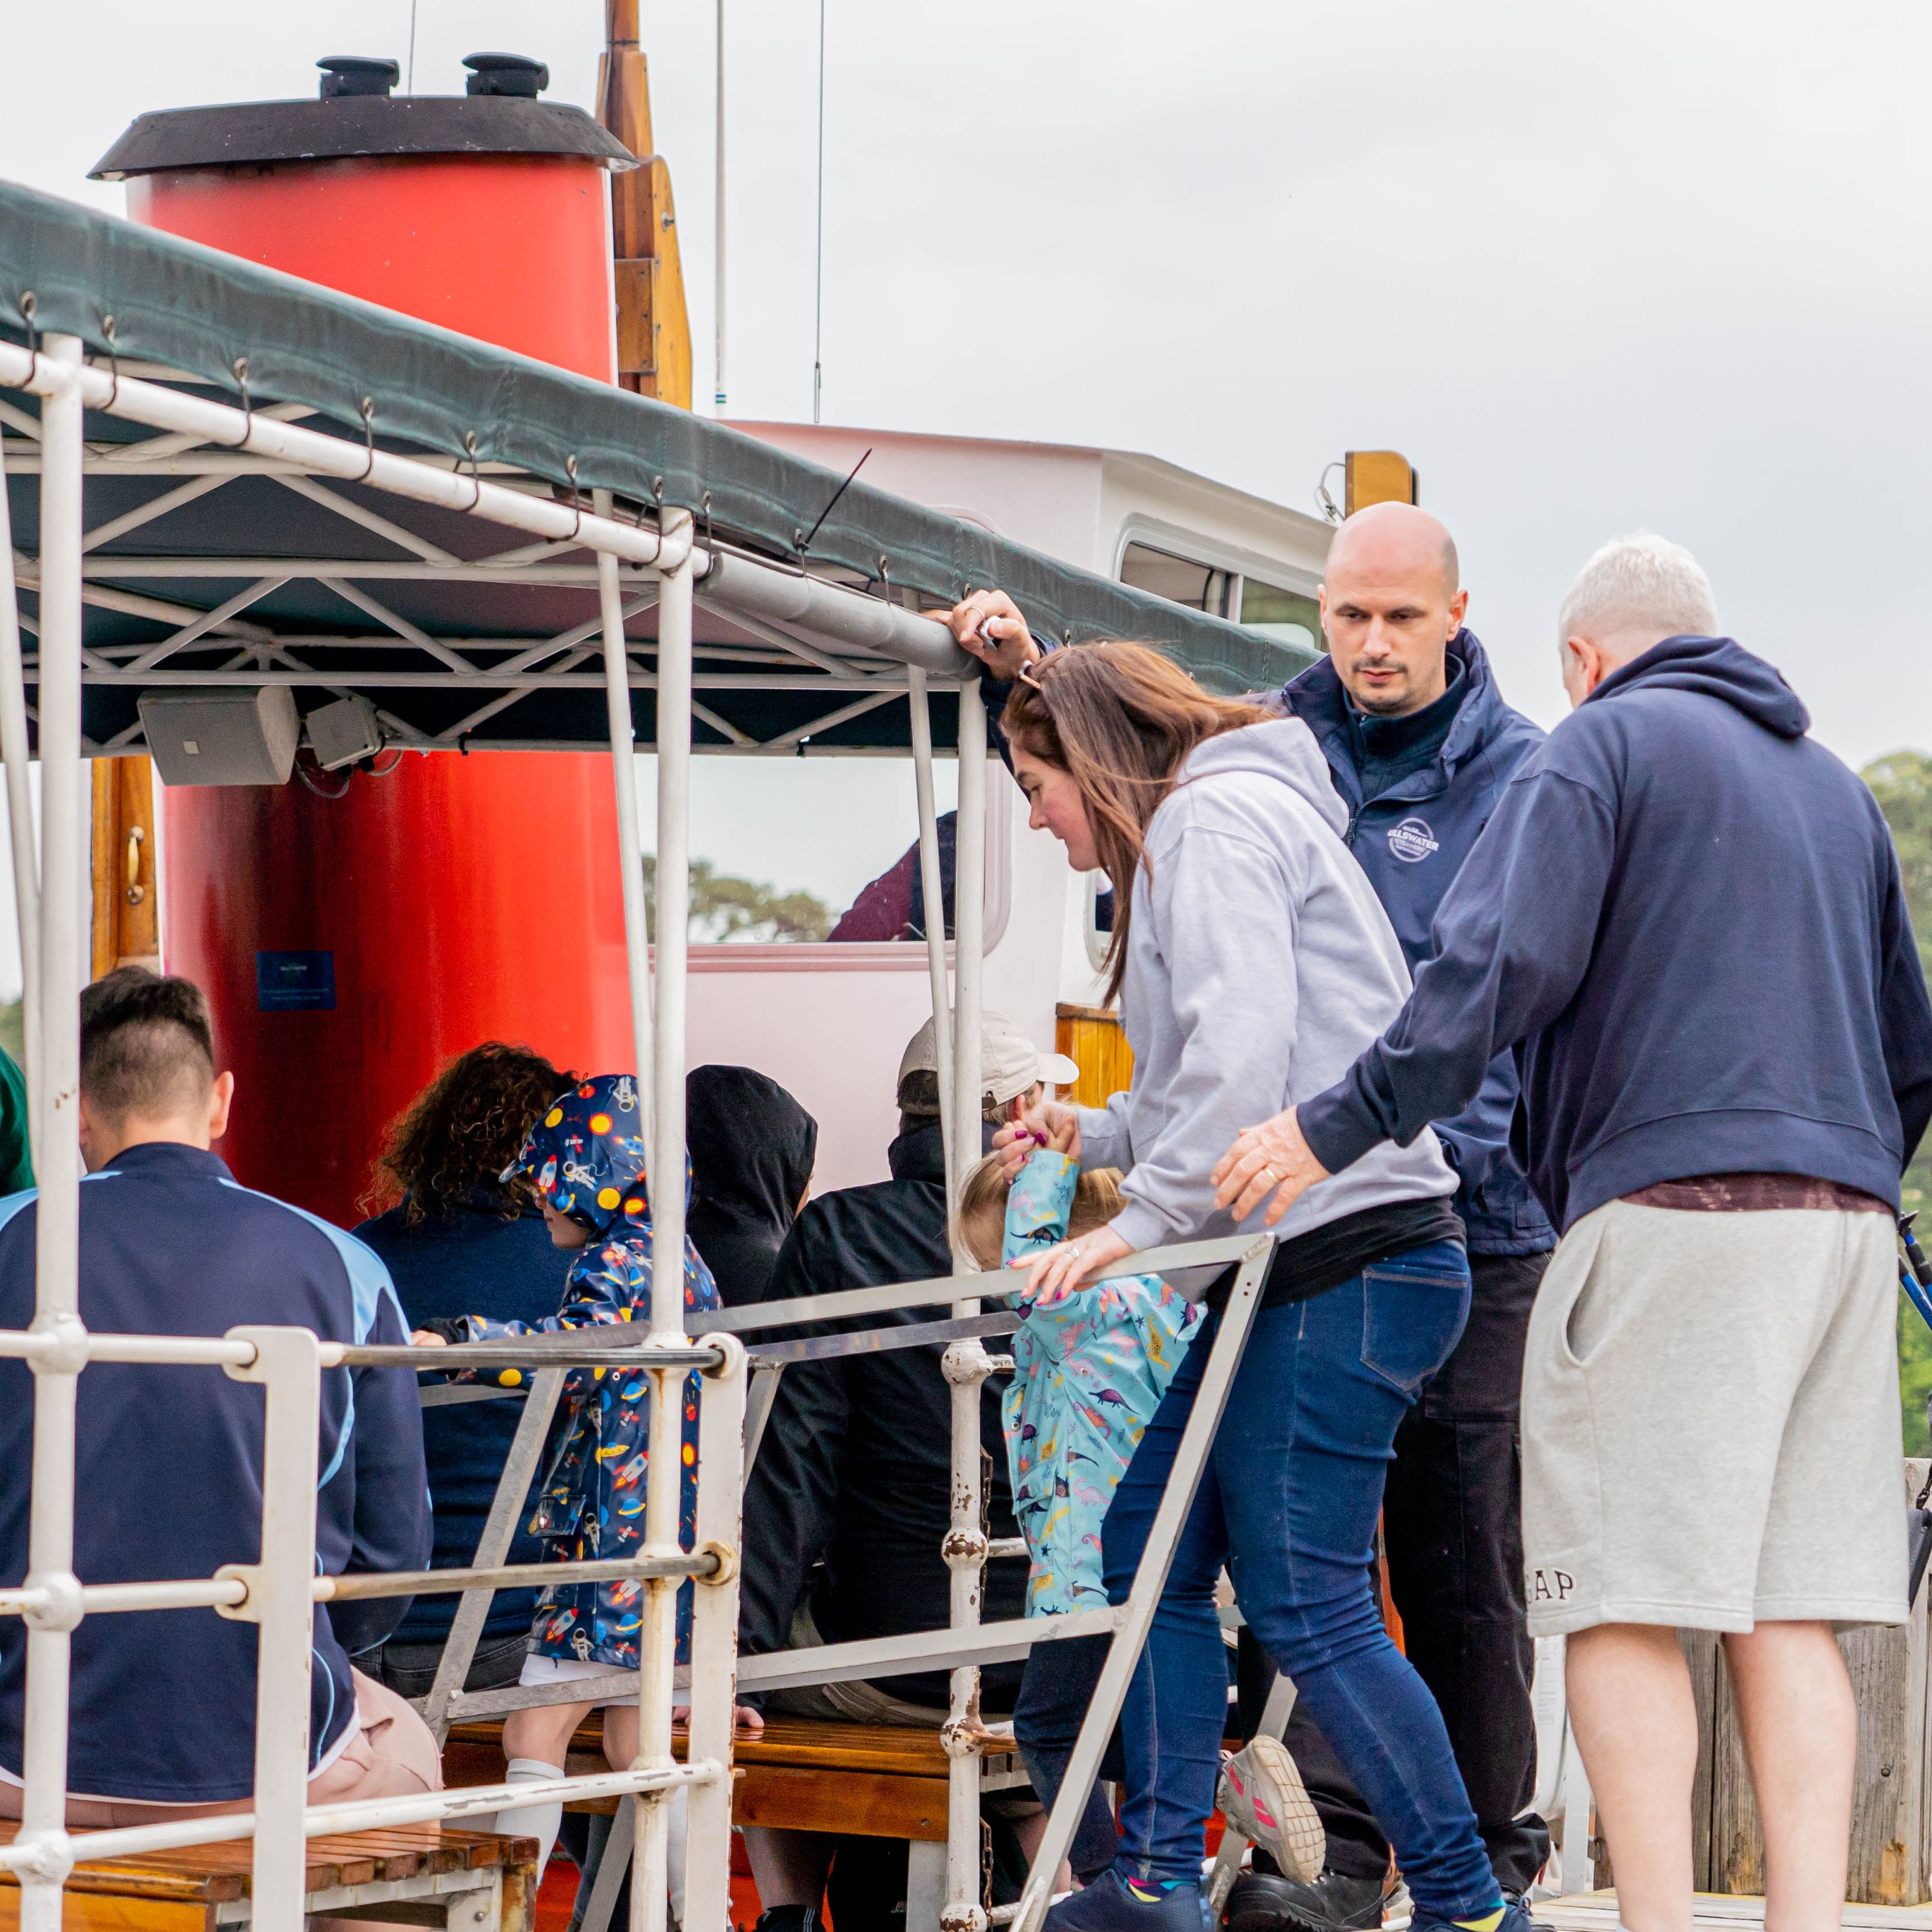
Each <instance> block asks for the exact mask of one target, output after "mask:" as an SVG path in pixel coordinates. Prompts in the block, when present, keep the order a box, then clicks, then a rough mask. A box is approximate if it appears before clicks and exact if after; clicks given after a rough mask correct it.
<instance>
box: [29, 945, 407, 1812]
mask: <svg viewBox="0 0 1932 1932" xmlns="http://www.w3.org/2000/svg"><path fill="white" fill-rule="evenodd" d="M233 1091H234V1076H233V1075H232V1074H227V1073H223V1074H222V1075H220V1076H219V1077H218V1078H217V1076H216V1074H215V1073H214V1060H213V1056H212V1045H211V1034H210V1029H209V1025H208V1006H207V1002H206V1001H205V999H203V998H202V995H201V992H200V991H199V989H198V988H197V987H196V986H193V985H192V984H191V983H190V982H188V981H187V980H179V979H169V980H163V979H159V978H157V977H155V976H154V974H151V973H148V972H145V971H142V970H141V969H140V968H136V967H124V968H121V969H120V970H119V971H116V972H114V973H111V974H109V975H108V976H107V978H105V979H104V980H100V981H98V982H97V983H95V985H94V986H90V987H89V989H87V992H86V993H85V994H84V995H83V996H82V1001H81V1087H80V1139H81V1151H82V1153H83V1156H84V1157H85V1158H86V1163H87V1166H88V1167H89V1174H88V1175H87V1177H86V1180H85V1181H83V1184H82V1186H81V1190H80V1315H81V1319H82V1320H83V1322H85V1323H86V1326H87V1327H88V1328H89V1330H91V1331H95V1332H96V1333H99V1332H103V1331H105V1332H109V1333H120V1334H160V1335H220V1334H223V1333H224V1332H225V1331H226V1330H228V1329H229V1328H234V1327H237V1326H239V1325H244V1324H249V1325H273V1326H281V1327H288V1326H299V1327H302V1328H311V1329H313V1330H314V1331H315V1332H316V1334H318V1335H319V1336H321V1337H323V1339H324V1340H335V1341H341V1342H351V1343H362V1342H378V1343H406V1342H407V1340H408V1339H409V1337H408V1334H407V1331H406V1329H405V1328H404V1325H403V1322H402V1319H401V1313H400V1311H399V1310H398V1308H397V1306H396V1301H395V1292H394V1290H393V1289H392V1288H391V1286H390V1284H389V1274H388V1271H386V1269H385V1268H383V1265H382V1263H381V1262H380V1261H378V1260H377V1258H376V1257H375V1256H374V1254H372V1253H371V1252H370V1251H369V1250H368V1249H367V1248H365V1247H363V1246H362V1244H361V1243H360V1242H359V1241H356V1240H354V1239H353V1238H352V1237H351V1236H350V1235H345V1234H344V1233H343V1232H341V1230H340V1229H336V1228H333V1227H331V1226H329V1224H328V1223H326V1222H323V1221H320V1220H317V1219H316V1217H314V1216H313V1215H311V1214H305V1213H303V1212H302V1211H301V1210H300V1209H299V1208H290V1207H288V1206H286V1205H284V1204H283V1203H282V1202H279V1201H275V1200H272V1199H270V1198H269V1196H266V1195H263V1194H257V1193H252V1192H251V1191H250V1190H248V1189H246V1188H244V1187H241V1186H239V1184H237V1183H236V1181H235V1179H234V1178H233V1176H232V1175H230V1174H229V1172H228V1169H227V1168H226V1166H225V1165H223V1163H222V1161H221V1160H220V1159H219V1157H217V1156H216V1155H215V1154H213V1153H211V1152H210V1151H209V1146H210V1143H211V1141H213V1140H215V1139H219V1138H220V1135H221V1134H222V1133H223V1130H225V1128H226V1125H227V1117H228V1109H229V1100H230V1098H231V1097H232V1095H233ZM35 1202H36V1197H35V1196H34V1195H33V1194H32V1193H25V1194H17V1195H14V1196H11V1197H10V1198H9V1199H7V1200H5V1202H0V1328H15V1329H19V1328H27V1327H28V1325H30V1324H31V1322H32V1320H33V1316H34V1228H35V1216H36V1206H35ZM78 1400H79V1413H78V1419H77V1448H76V1456H75V1463H76V1469H75V1475H76V1495H77V1502H76V1508H75V1511H74V1571H75V1574H77V1576H78V1577H80V1580H81V1581H82V1582H83V1583H123V1582H149V1581H157V1580H163V1579H168V1578H185V1577H210V1576H212V1575H213V1574H214V1572H215V1571H217V1569H219V1568H220V1567H221V1566H222V1565H223V1564H227V1563H252V1562H255V1561H257V1559H258V1558H259V1556H260V1550H261V1524H262V1424H263V1391H262V1390H261V1389H260V1388H259V1387H258V1386H256V1385H253V1384H250V1383H246V1382H235V1381H233V1380H231V1379H229V1377H228V1376H226V1374H225V1373H223V1371H222V1370H221V1369H220V1368H219V1367H203V1368H177V1367H157V1366H154V1365H149V1364H118V1363H97V1364H94V1365H93V1366H92V1367H89V1368H88V1369H87V1370H86V1371H85V1373H83V1375H82V1376H81V1377H80V1389H79V1397H78ZM33 1414H34V1379H33V1376H32V1375H31V1373H30V1372H29V1371H28V1368H27V1367H26V1364H24V1363H23V1362H20V1361H0V1588H5V1587H13V1586H18V1585H19V1584H20V1582H21V1580H22V1579H23V1577H24V1576H25V1575H26V1569H27V1529H28V1510H29V1505H30V1495H29V1488H30V1485H29V1471H30V1469H31V1463H32V1456H31V1440H32V1433H33ZM320 1458H321V1460H320V1471H319V1473H320V1479H321V1480H320V1488H319V1490H318V1493H317V1499H316V1500H317V1518H316V1562H317V1568H318V1570H319V1571H320V1572H322V1573H323V1574H327V1575H340V1574H343V1573H344V1572H347V1571H372V1570H413V1569H419V1568H422V1567H423V1566H424V1565H425V1563H426V1562H428V1556H429V1550H430V1521H429V1498H428V1487H427V1484H426V1482H425V1476H424V1472H423V1453H422V1415H421V1410H420V1408H419V1404H418V1400H417V1395H416V1376H415V1375H414V1373H413V1372H412V1371H410V1370H408V1369H402V1368H397V1369H383V1368H368V1369H356V1370H348V1369H337V1370H330V1371H327V1372H326V1373H324V1374H323V1378H322V1435H321V1442H320ZM409 1601H410V1600H409V1599H408V1598H407V1597H391V1598H373V1599H370V1600H367V1601H360V1602H356V1603H350V1604H338V1605H335V1606H334V1607H329V1608H325V1607H321V1606H318V1607H317V1610H316V1613H315V1637H314V1660H313V1669H312V1672H311V1678H310V1715H309V1764H310V1767H311V1776H310V1780H309V1802H311V1804H318V1803H326V1802H333V1801H340V1800H346V1799H350V1798H365V1797H367V1798H374V1797H385V1796H398V1795H404V1794H407V1793H413V1792H419V1791H422V1790H434V1789H436V1788H437V1787H438V1786H440V1783H441V1776H440V1769H439V1766H438V1762H437V1750H436V1746H435V1742H434V1739H432V1738H431V1736H430V1734H429V1732H428V1729H427V1728H426V1727H425V1726H424V1724H423V1723H422V1720H421V1718H419V1717H418V1716H417V1715H416V1713H415V1712H413V1710H411V1709H410V1707H409V1706H407V1705H406V1704H405V1703H403V1701H402V1700H401V1699H400V1698H399V1697H396V1696H395V1694H394V1693H393V1692H391V1691H386V1690H385V1689H383V1688H382V1687H381V1686H380V1685H377V1684H375V1683H374V1682H371V1680H370V1679H368V1678H366V1677H365V1676H362V1673H360V1672H358V1671H355V1670H352V1669H351V1667H350V1658H351V1657H352V1656H353V1655H354V1654H355V1653H356V1652H359V1651H362V1650H366V1649H368V1648H370V1647H371V1646H372V1645H374V1644H377V1643H380V1642H382V1640H383V1639H384V1638H385V1637H387V1636H388V1635H389V1633H390V1631H392V1630H393V1629H394V1628H395V1626H396V1625H397V1624H398V1622H400V1620H401V1617H402V1615H403V1613H404V1611H405V1610H407V1608H408V1606H409ZM255 1655H256V1631H255V1627H254V1625H252V1624H249V1623H245V1622H237V1621H234V1620H231V1619H227V1618H224V1617H222V1616H218V1615H217V1613H215V1612H214V1611H213V1610H142V1611H138V1612H133V1613H125V1614H121V1615H102V1616H89V1617H88V1618H87V1619H85V1620H84V1621H83V1622H82V1623H81V1625H80V1627H79V1628H78V1629H77V1630H76V1631H75V1632H74V1648H73V1677H72V1694H71V1724H70V1729H69V1733H68V1791H69V1793H70V1794H71V1796H70V1802H69V1806H68V1823H70V1824H75V1825H102V1826H106V1825H115V1824H122V1823H136V1822H139V1821H140V1820H142V1819H144V1818H149V1817H159V1816H165V1815H166V1813H165V1812H164V1811H156V1809H155V1808H156V1807H166V1806H175V1805H205V1806H215V1807H219V1808H226V1809H228V1810H242V1811H245V1810H247V1809H248V1808H249V1805H250V1804H251V1796H250V1794H251V1792H252V1790H253V1789H254V1754H255ZM25 1701H26V1631H25V1628H24V1626H23V1625H22V1623H21V1622H20V1619H18V1618H17V1617H7V1618H4V1619H0V1816H13V1817H18V1816H19V1814H20V1768H21V1750H22V1727H23V1719H24V1706H25Z"/></svg>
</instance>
